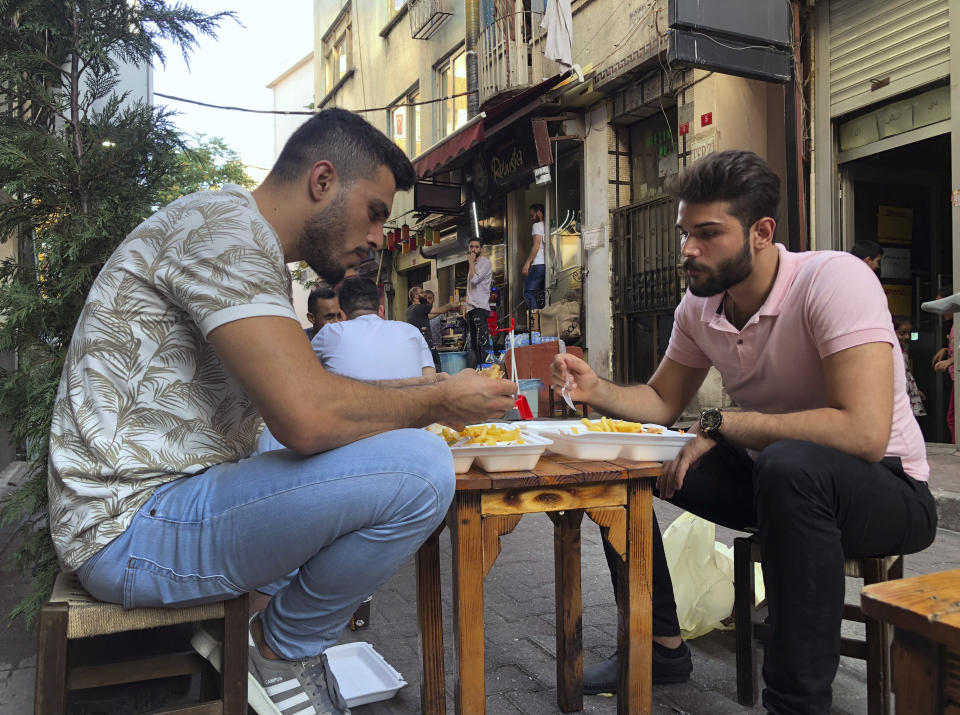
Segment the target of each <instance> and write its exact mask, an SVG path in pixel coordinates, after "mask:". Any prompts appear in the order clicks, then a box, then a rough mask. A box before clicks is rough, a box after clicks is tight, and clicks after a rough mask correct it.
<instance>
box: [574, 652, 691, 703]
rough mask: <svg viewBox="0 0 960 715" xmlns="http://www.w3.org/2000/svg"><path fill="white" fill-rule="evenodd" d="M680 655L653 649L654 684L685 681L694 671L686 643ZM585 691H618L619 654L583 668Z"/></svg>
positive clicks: (591, 693)
mask: <svg viewBox="0 0 960 715" xmlns="http://www.w3.org/2000/svg"><path fill="white" fill-rule="evenodd" d="M677 651H678V652H679V655H677V656H675V657H673V658H670V657H667V656H665V655H661V654H660V653H659V652H658V649H657V648H654V649H653V684H654V685H666V684H668V683H685V682H687V681H688V680H690V673H692V672H693V658H692V657H691V654H690V648H688V647H687V644H686V643H681V644H680V645H679V646H678V648H677ZM583 692H584V694H586V695H596V694H597V693H615V692H617V655H616V653H614V654H613V655H612V656H610V657H609V658H607V659H606V660H605V661H602V662H600V663H594V664H593V665H588V666H587V667H586V668H584V669H583Z"/></svg>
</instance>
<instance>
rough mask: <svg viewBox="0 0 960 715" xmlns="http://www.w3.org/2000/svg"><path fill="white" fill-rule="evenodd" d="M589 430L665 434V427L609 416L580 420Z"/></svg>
mask: <svg viewBox="0 0 960 715" xmlns="http://www.w3.org/2000/svg"><path fill="white" fill-rule="evenodd" d="M580 422H582V423H583V425H584V427H586V428H587V431H588V432H623V433H628V434H663V433H664V432H665V430H664V428H663V427H655V426H653V425H644V424H641V423H640V422H627V421H626V420H611V419H610V418H609V417H601V418H600V419H599V420H588V419H587V418H583V419H582V420H580Z"/></svg>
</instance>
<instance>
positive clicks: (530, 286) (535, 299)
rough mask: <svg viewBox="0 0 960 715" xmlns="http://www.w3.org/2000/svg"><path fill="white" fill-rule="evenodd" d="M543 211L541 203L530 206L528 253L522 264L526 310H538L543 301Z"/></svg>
mask: <svg viewBox="0 0 960 715" xmlns="http://www.w3.org/2000/svg"><path fill="white" fill-rule="evenodd" d="M543 212H544V207H543V204H533V205H531V206H530V222H531V223H532V224H533V228H531V229H530V255H529V256H527V260H526V261H525V262H524V264H523V299H524V300H525V301H527V310H540V308H542V307H543V303H544V288H545V286H546V281H547V262H546V258H545V253H546V251H545V248H544V246H545V245H546V241H545V240H544V237H545V236H546V232H545V231H544V228H543Z"/></svg>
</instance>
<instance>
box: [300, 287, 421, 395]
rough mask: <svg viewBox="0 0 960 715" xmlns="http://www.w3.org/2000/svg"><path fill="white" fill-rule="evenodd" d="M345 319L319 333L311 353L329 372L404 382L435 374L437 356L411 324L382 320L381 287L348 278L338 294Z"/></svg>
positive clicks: (364, 378) (314, 340)
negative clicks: (435, 356)
mask: <svg viewBox="0 0 960 715" xmlns="http://www.w3.org/2000/svg"><path fill="white" fill-rule="evenodd" d="M337 297H338V298H339V299H340V308H341V310H343V312H344V314H345V315H346V316H347V319H346V320H345V321H343V322H340V323H330V324H328V325H326V326H324V328H323V329H322V330H321V331H320V332H318V333H317V335H316V337H314V339H313V342H312V345H313V352H315V353H316V355H317V358H319V360H320V362H321V363H322V364H323V367H324V368H326V369H327V370H329V371H330V372H333V373H336V374H337V375H343V376H344V377H352V378H353V379H354V380H402V379H404V378H410V377H420V376H421V375H433V374H434V373H435V372H436V369H435V368H434V365H433V355H432V354H431V353H430V348H429V347H428V346H427V341H426V340H424V339H423V336H422V335H421V334H420V331H419V330H417V329H416V328H415V327H414V326H412V325H410V324H409V323H404V322H401V321H399V320H384V319H383V305H382V304H381V303H380V294H379V291H378V290H377V284H376V283H374V282H373V281H372V280H370V279H369V278H359V277H358V278H348V279H347V280H345V281H344V282H343V283H341V284H340V289H339V290H338V291H337Z"/></svg>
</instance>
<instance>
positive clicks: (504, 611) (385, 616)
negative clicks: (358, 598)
mask: <svg viewBox="0 0 960 715" xmlns="http://www.w3.org/2000/svg"><path fill="white" fill-rule="evenodd" d="M4 474H6V473H4ZM0 481H2V480H0ZM0 486H2V485H0ZM0 494H2V489H0ZM655 504H656V511H657V514H658V517H659V520H660V524H661V526H662V527H663V528H665V527H666V525H667V524H669V523H670V522H671V521H672V520H673V519H674V518H675V517H676V516H677V515H678V514H679V513H680V511H679V510H678V509H676V508H675V507H672V506H671V505H669V504H665V503H662V502H657V501H656V500H655ZM734 536H735V533H734V532H731V531H728V530H725V529H720V528H718V529H717V538H718V540H720V541H721V542H723V543H726V544H728V545H729V544H731V543H732V539H733V537H734ZM582 541H583V548H582V551H583V554H582V564H583V566H582V571H583V576H582V582H583V643H584V661H585V662H586V663H592V662H595V661H597V660H600V659H603V658H605V657H607V656H609V655H610V654H611V653H612V652H613V650H614V646H615V642H616V608H615V605H614V602H613V594H612V590H611V586H610V578H609V575H608V573H607V569H606V564H605V561H604V559H603V553H602V547H601V545H600V536H599V531H598V529H597V527H596V526H595V525H593V524H592V523H590V522H588V521H586V520H585V521H584V524H583V529H582ZM502 544H503V551H502V553H501V555H500V558H499V559H498V560H497V562H496V564H495V565H494V567H493V569H492V570H491V572H490V575H489V577H488V578H487V580H486V584H485V598H486V609H485V614H484V615H485V620H486V664H487V667H486V670H487V712H488V713H491V715H499V714H501V713H502V714H505V715H506V714H513V713H556V712H559V709H558V707H557V704H556V692H555V689H554V684H555V661H554V586H553V536H552V525H551V523H550V522H549V520H548V519H547V518H546V517H545V516H544V515H528V516H525V517H524V518H523V519H522V520H521V521H520V523H519V525H518V526H517V528H516V530H515V531H514V532H513V533H512V534H510V535H508V536H505V537H503V539H502ZM10 548H11V544H10V530H9V528H7V529H0V558H2V559H3V560H4V562H5V561H6V558H7V556H8V555H9V550H10ZM441 555H442V559H441V564H442V575H443V578H442V583H443V589H444V593H443V605H444V619H445V634H444V645H445V647H446V652H445V654H446V674H447V681H446V682H447V706H448V710H449V711H450V712H453V686H454V683H453V677H452V674H453V672H454V664H453V636H452V632H451V630H450V619H451V614H452V607H451V604H450V596H451V587H450V583H451V581H450V563H451V561H450V541H449V538H447V536H446V534H444V535H443V536H442V537H441ZM952 568H960V533H957V532H953V531H949V530H946V529H941V530H940V531H939V533H938V535H937V539H936V541H935V542H934V544H933V545H932V546H931V547H930V548H929V549H927V550H926V551H925V552H923V553H922V554H917V555H914V556H909V557H907V560H906V571H907V574H908V575H912V574H917V573H926V572H930V571H941V570H946V569H952ZM859 588H860V582H859V581H856V580H853V579H848V580H847V592H848V593H847V598H848V600H849V601H851V602H854V601H856V600H857V598H858V594H859ZM25 590H26V582H25V580H23V579H20V578H15V577H14V576H13V575H12V574H10V573H9V572H4V573H0V613H9V611H10V610H11V608H12V607H13V606H14V604H16V603H17V602H18V601H19V600H20V598H21V595H22V594H23V593H24V592H25ZM849 627H850V630H851V633H856V631H857V626H856V625H855V624H850V626H849ZM34 639H35V635H34V633H33V632H32V631H31V632H26V631H25V630H24V626H23V623H22V622H19V621H18V622H15V623H13V624H12V625H10V626H9V627H5V630H4V631H3V634H2V636H0V713H3V714H4V715H27V714H28V713H32V712H33V682H34ZM342 640H343V642H347V641H353V640H365V641H368V642H370V643H371V644H372V645H373V646H374V648H376V649H377V651H378V652H379V653H380V654H382V655H383V656H384V658H386V660H387V661H388V662H389V663H390V664H391V665H393V666H394V667H395V668H396V669H397V670H398V671H400V672H401V673H402V674H403V675H404V677H405V678H406V679H407V680H408V681H410V684H409V685H408V686H406V687H405V688H403V689H402V690H401V691H400V692H399V693H398V694H397V695H396V697H394V698H393V699H392V700H390V701H386V702H382V703H377V704H371V705H367V706H363V707H358V708H355V709H354V712H355V713H357V715H379V714H382V713H416V712H419V687H418V682H417V681H418V679H419V675H418V674H419V667H420V666H419V657H418V642H417V622H416V591H415V581H414V568H413V564H412V562H411V563H408V564H406V565H405V566H404V567H403V568H401V569H400V571H399V572H398V573H397V574H396V575H395V576H394V577H393V578H392V579H391V580H390V581H389V582H388V583H387V584H386V585H385V586H384V587H383V588H382V589H380V591H378V592H377V594H376V595H375V596H374V598H373V603H372V611H371V619H370V626H369V628H368V629H366V630H363V631H357V632H355V633H352V632H350V631H346V632H345V634H344V637H343V639H342ZM690 646H691V649H692V650H693V654H694V673H693V678H692V680H691V681H690V682H689V683H685V684H682V685H670V686H660V687H655V688H654V712H655V713H658V714H664V715H665V714H673V713H693V714H694V715H698V714H701V713H704V714H706V713H709V714H710V715H725V714H727V713H744V712H763V710H762V709H761V708H754V709H752V710H751V709H747V708H744V707H743V706H741V705H739V704H738V703H737V702H736V693H735V683H734V650H733V648H734V637H733V632H732V631H727V632H717V631H714V632H713V633H710V634H708V635H706V636H703V637H701V638H697V639H695V640H692V641H690ZM584 710H585V711H586V712H593V713H613V712H615V711H616V699H615V698H612V697H603V696H587V697H585V698H584ZM866 711H867V705H866V673H865V667H864V664H863V663H862V662H861V661H856V660H852V659H848V658H842V659H841V664H840V670H839V673H838V675H837V678H836V681H835V683H834V712H835V713H841V714H850V715H853V714H860V713H866Z"/></svg>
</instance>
